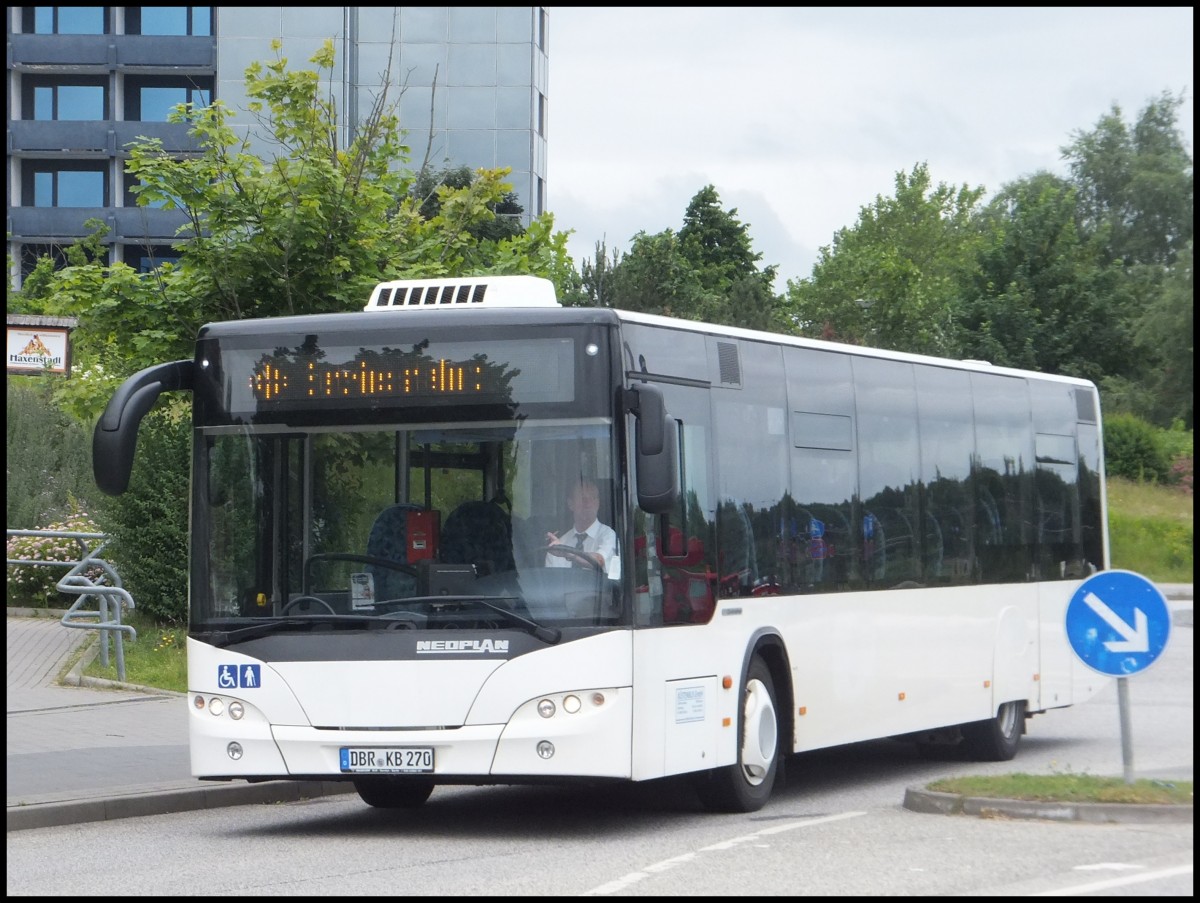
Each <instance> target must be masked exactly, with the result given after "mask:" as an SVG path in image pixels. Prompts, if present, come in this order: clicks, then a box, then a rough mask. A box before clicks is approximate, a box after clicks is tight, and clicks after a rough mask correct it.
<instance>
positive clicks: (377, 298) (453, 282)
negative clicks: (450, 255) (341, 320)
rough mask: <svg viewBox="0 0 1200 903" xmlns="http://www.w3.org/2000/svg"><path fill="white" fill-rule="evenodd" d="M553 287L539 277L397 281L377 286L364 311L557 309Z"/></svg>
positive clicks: (484, 277)
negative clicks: (484, 308) (503, 308)
mask: <svg viewBox="0 0 1200 903" xmlns="http://www.w3.org/2000/svg"><path fill="white" fill-rule="evenodd" d="M559 306H560V305H559V303H558V298H557V297H556V296H555V293H554V283H553V282H551V281H550V280H549V279H542V278H541V277H539V276H474V277H467V278H464V279H397V280H394V281H391V282H381V283H379V284H378V285H377V286H375V289H374V291H372V292H371V300H370V301H368V302H367V306H366V307H365V308H364V310H416V309H419V308H429V307H437V308H438V309H440V310H445V309H448V308H469V307H559Z"/></svg>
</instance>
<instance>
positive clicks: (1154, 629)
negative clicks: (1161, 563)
mask: <svg viewBox="0 0 1200 903" xmlns="http://www.w3.org/2000/svg"><path fill="white" fill-rule="evenodd" d="M1170 634H1171V610H1170V608H1168V606H1167V600H1166V598H1165V597H1164V596H1163V594H1162V592H1161V591H1160V590H1159V588H1158V587H1157V586H1155V585H1154V584H1153V583H1151V582H1150V581H1149V580H1147V579H1146V578H1145V577H1143V576H1142V575H1141V574H1136V573H1134V572H1133V571H1122V570H1113V571H1100V572H1099V573H1098V574H1093V575H1092V576H1091V577H1088V578H1087V579H1086V580H1084V581H1083V583H1081V584H1080V585H1079V589H1077V590H1076V591H1075V595H1073V596H1072V597H1071V601H1070V603H1068V605H1067V640H1068V641H1069V642H1070V643H1071V648H1072V649H1074V650H1075V654H1076V655H1078V656H1079V658H1080V659H1081V660H1082V661H1083V663H1084V664H1085V665H1087V666H1088V667H1089V668H1091V669H1093V670H1095V671H1099V672H1100V673H1101V674H1108V675H1111V676H1113V677H1128V676H1129V675H1131V674H1137V673H1138V672H1139V671H1144V670H1146V668H1148V667H1149V666H1150V665H1152V664H1153V663H1154V661H1155V660H1156V659H1157V658H1158V657H1159V656H1160V655H1162V652H1163V650H1164V649H1165V648H1166V646H1167V638H1168V637H1169V636H1170Z"/></svg>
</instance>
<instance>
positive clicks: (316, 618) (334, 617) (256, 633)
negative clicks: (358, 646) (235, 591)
mask: <svg viewBox="0 0 1200 903" xmlns="http://www.w3.org/2000/svg"><path fill="white" fill-rule="evenodd" d="M375 620H376V618H374V617H373V616H371V615H338V614H326V613H324V612H322V613H320V614H313V615H292V616H291V617H286V618H271V619H270V620H263V621H257V622H255V623H254V624H248V625H247V626H245V627H236V628H234V629H233V630H214V631H212V632H211V634H209V635H210V636H211V638H212V639H211V642H212V644H213V645H214V646H216V647H217V648H224V647H226V646H229V645H232V644H233V643H240V642H242V641H243V640H253V639H257V638H258V637H261V636H266V635H267V634H269V633H274V632H275V631H277V630H291V629H293V628H296V627H312V626H314V625H316V624H326V623H329V622H331V621H337V622H346V621H355V622H362V623H366V622H371V621H375Z"/></svg>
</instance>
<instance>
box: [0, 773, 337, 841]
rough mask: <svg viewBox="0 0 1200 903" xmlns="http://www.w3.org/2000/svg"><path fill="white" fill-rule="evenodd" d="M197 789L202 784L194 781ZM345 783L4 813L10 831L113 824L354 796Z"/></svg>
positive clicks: (217, 790)
mask: <svg viewBox="0 0 1200 903" xmlns="http://www.w3.org/2000/svg"><path fill="white" fill-rule="evenodd" d="M197 784H198V785H199V784H200V782H199V781H198V782H197ZM353 792H354V785H353V784H351V783H350V782H349V781H344V782H343V781H320V782H315V781H264V782H263V783H261V784H248V783H245V782H238V783H231V784H214V785H210V786H204V785H200V786H197V787H195V788H191V789H173V790H161V789H154V788H148V789H147V791H146V792H145V793H138V794H130V795H127V796H115V797H102V798H96V799H77V800H64V801H62V802H52V803H32V804H29V805H24V806H11V807H9V809H8V819H7V820H8V828H7V830H8V831H24V830H28V829H30V828H53V827H59V826H61V825H77V824H82V823H84V822H95V821H111V820H113V819H117V818H137V817H141V816H145V815H169V814H171V813H176V812H194V811H196V810H198V809H222V808H226V807H229V806H246V805H252V804H254V803H294V802H298V801H300V800H310V799H317V798H318V797H323V796H333V795H335V794H342V793H353Z"/></svg>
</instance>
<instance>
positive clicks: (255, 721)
mask: <svg viewBox="0 0 1200 903" xmlns="http://www.w3.org/2000/svg"><path fill="white" fill-rule="evenodd" d="M168 391H185V392H190V393H191V397H192V411H193V416H192V437H193V438H192V458H191V498H190V515H189V517H190V525H189V530H190V553H189V559H190V560H189V573H190V578H189V579H190V586H189V606H188V607H189V612H188V636H187V662H188V713H189V714H188V719H189V724H190V731H189V732H190V755H191V770H192V774H193V775H194V776H195V777H196V778H198V779H202V780H212V781H232V780H244V781H250V782H255V781H264V780H274V779H288V780H295V781H349V782H352V783H353V786H354V789H355V790H356V791H357V793H358V794H359V796H360V797H361V798H362V800H363V801H364V802H365V803H367V804H369V805H371V806H375V807H383V808H415V807H418V806H420V805H422V804H424V803H425V802H426V800H427V799H428V798H429V796H430V794H431V792H432V791H433V790H434V788H435V787H437V786H438V785H451V784H469V785H491V784H520V783H544V784H545V783H554V782H589V783H593V782H606V781H613V782H645V781H652V780H655V779H661V778H668V777H673V776H678V777H680V778H681V779H682V780H684V781H686V782H689V783H691V784H692V785H694V788H695V793H696V795H697V797H698V800H699V801H700V803H702V805H703V806H704V807H707V808H708V809H711V810H713V811H725V812H750V811H755V810H757V809H759V808H760V807H762V806H763V805H764V804H765V803H766V802H767V801H768V799H769V797H770V795H771V793H772V789H773V787H774V786H775V784H776V780H777V778H778V777H779V776H780V775H781V774H782V770H783V769H782V765H783V763H784V761H785V760H786V758H787V757H789V756H792V755H794V754H796V753H801V752H805V751H811V750H818V749H827V748H830V747H835V746H840V745H844V744H852V743H858V742H862V741H868V740H881V739H889V740H890V739H892V738H895V739H898V740H901V741H903V744H908V743H909V742H911V743H912V744H916V746H917V747H918V748H919V749H920V750H922V751H927V752H928V751H932V752H935V753H941V752H949V754H951V755H953V756H956V757H957V756H966V757H969V758H974V759H977V760H991V761H1003V760H1008V759H1010V758H1012V757H1013V756H1014V754H1015V753H1016V751H1017V747H1018V742H1019V740H1020V739H1021V737H1022V735H1023V734H1024V733H1025V731H1026V725H1027V722H1028V720H1029V719H1030V718H1031V717H1032V716H1034V715H1035V714H1039V713H1045V712H1047V711H1048V710H1051V709H1055V708H1060V707H1065V706H1069V705H1072V704H1076V703H1079V702H1082V701H1083V700H1085V699H1087V698H1088V697H1090V696H1091V695H1093V694H1095V693H1096V692H1098V691H1099V690H1100V689H1102V687H1103V686H1104V683H1105V680H1106V679H1105V678H1104V677H1102V676H1101V675H1099V674H1097V673H1096V672H1095V671H1093V670H1092V669H1089V668H1086V667H1084V666H1083V665H1082V664H1081V662H1079V661H1078V660H1077V659H1076V658H1075V656H1073V655H1072V653H1071V650H1070V647H1069V644H1068V639H1067V635H1066V630H1065V624H1064V617H1065V612H1066V608H1067V605H1068V603H1069V601H1070V600H1071V597H1072V595H1073V593H1074V592H1075V590H1076V589H1077V587H1078V586H1079V585H1080V583H1081V582H1082V581H1083V580H1084V579H1085V578H1086V577H1087V576H1088V575H1090V574H1092V573H1094V572H1096V571H1098V570H1103V569H1105V568H1107V567H1108V534H1107V527H1106V524H1107V515H1106V509H1105V485H1104V469H1103V451H1102V435H1101V421H1100V410H1099V401H1098V395H1097V391H1096V387H1095V386H1094V385H1093V384H1091V383H1089V382H1087V381H1085V380H1082V379H1076V378H1070V377H1066V376H1055V375H1049V374H1044V373H1034V372H1024V371H1018V370H1012V369H1005V368H1001V367H997V366H992V365H989V364H988V363H986V362H981V361H957V360H947V359H939V358H933V357H926V356H919V355H914V354H905V353H898V352H892V351H883V350H877V349H872V348H866V347H857V346H850V345H842V344H835V343H829V342H822V341H816V340H810V339H805V338H800V337H795V336H790V335H777V334H771V333H766V332H759V331H752V330H748V329H740V328H733V327H724V326H715V325H711V324H705V323H700V322H692V321H689V320H682V319H674V318H668V317H664V316H658V315H650V314H645V313H637V312H628V311H621V310H615V309H609V308H601V307H573V306H562V305H560V304H559V302H558V300H557V299H556V296H555V291H554V287H553V285H552V283H550V282H549V281H547V280H544V279H539V278H535V277H529V276H498V277H479V278H456V279H443V280H428V279H426V280H402V281H391V282H385V283H382V284H380V285H378V286H377V287H376V288H375V289H374V290H373V291H372V293H371V295H370V298H369V301H368V303H367V304H366V308H365V310H361V311H348V312H341V313H329V314H318V315H306V316H294V317H280V318H270V319H251V320H241V321H236V322H222V323H211V324H208V325H206V326H204V327H203V328H202V329H201V330H200V331H199V334H198V338H197V342H196V349H195V356H194V358H193V359H192V360H182V361H174V362H169V363H164V364H162V365H158V366H153V367H150V368H148V369H146V370H143V371H141V372H140V373H137V374H136V375H134V376H132V377H130V378H129V379H128V380H127V381H126V382H125V383H124V384H122V385H121V387H120V388H119V389H118V391H116V392H115V393H114V395H113V397H112V399H111V400H110V402H109V404H108V406H107V408H106V410H105V411H104V413H103V414H102V416H101V417H100V419H99V421H98V422H97V424H96V428H95V433H94V446H93V451H94V470H95V476H96V480H97V484H98V485H99V487H100V488H101V489H102V490H103V491H105V492H107V493H110V494H117V493H120V492H122V491H124V490H126V488H127V487H128V483H129V479H130V474H131V469H132V467H133V458H134V448H135V445H136V437H137V431H138V425H139V422H140V421H141V419H142V418H143V416H144V415H145V414H146V413H147V411H149V410H150V408H151V407H152V406H153V405H154V404H155V401H156V399H158V397H159V396H160V394H161V393H163V392H168ZM581 480H583V481H586V482H589V483H594V484H595V486H596V487H598V490H599V513H598V519H599V521H600V522H602V523H603V524H606V525H609V526H611V528H612V529H613V530H614V531H615V533H616V536H617V547H616V552H615V554H611V555H610V556H609V558H608V559H607V560H605V561H603V562H600V561H597V560H595V559H593V558H589V557H588V556H585V555H577V556H576V555H573V554H572V553H559V554H557V555H554V554H550V551H551V550H550V548H549V545H548V543H549V541H550V540H551V539H553V538H554V537H555V536H558V535H561V534H563V533H564V532H565V531H566V530H567V529H568V528H569V527H570V526H571V525H572V513H571V511H570V510H569V509H568V507H567V505H568V502H567V500H568V498H569V497H570V493H571V489H572V487H574V486H575V485H576V484H577V483H579V482H580V481H581ZM564 556H565V557H567V558H572V557H574V558H575V559H577V560H574V561H572V562H571V563H572V564H573V565H575V566H570V567H562V566H551V565H552V564H556V563H561V562H558V561H556V560H555V559H561V558H563V557H564ZM897 748H898V749H901V750H903V749H906V748H908V749H911V748H912V747H911V746H908V747H906V746H905V745H902V744H898V745H897Z"/></svg>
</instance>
